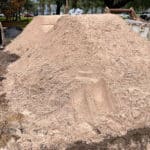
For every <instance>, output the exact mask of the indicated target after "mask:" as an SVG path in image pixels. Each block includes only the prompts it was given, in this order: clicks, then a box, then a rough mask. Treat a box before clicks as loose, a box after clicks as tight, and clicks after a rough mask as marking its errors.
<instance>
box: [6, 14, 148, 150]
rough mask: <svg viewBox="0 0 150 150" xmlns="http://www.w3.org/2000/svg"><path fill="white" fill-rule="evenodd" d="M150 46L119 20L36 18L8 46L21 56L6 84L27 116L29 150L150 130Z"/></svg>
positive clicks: (13, 107)
mask: <svg viewBox="0 0 150 150" xmlns="http://www.w3.org/2000/svg"><path fill="white" fill-rule="evenodd" d="M33 31H34V32H33ZM149 47H150V44H149V43H148V41H144V39H141V38H140V37H139V36H138V35H137V34H136V33H133V32H132V31H131V30H130V29H129V28H128V26H127V25H126V23H125V22H124V21H123V20H122V19H121V18H119V17H118V16H115V15H82V16H61V17H57V16H54V17H49V16H48V17H37V18H35V19H34V20H33V21H32V22H31V24H30V25H29V26H28V27H27V28H26V29H25V31H24V32H23V33H22V34H21V35H20V36H19V37H18V38H17V39H16V40H15V41H14V42H13V43H12V44H10V45H9V46H8V47H7V50H9V51H12V52H13V53H14V52H15V53H16V54H17V55H20V56H21V58H20V59H19V60H18V61H17V62H15V63H14V64H12V65H10V67H9V68H8V74H7V80H6V81H4V86H5V91H6V93H7V95H6V97H7V99H9V100H10V102H9V106H10V111H12V112H17V113H22V114H23V115H24V116H25V117H24V121H23V122H22V126H21V128H22V130H23V132H21V133H20V134H19V136H20V137H21V138H20V140H19V142H20V143H21V146H22V147H23V148H26V149H29V148H31V147H32V149H40V147H44V146H45V147H52V146H53V145H57V147H58V149H63V148H64V147H65V146H66V144H68V143H71V142H74V141H78V140H83V141H87V142H97V141H98V142H99V141H100V140H102V139H103V138H104V137H105V136H106V135H108V134H110V135H121V134H124V133H126V132H127V130H129V129H133V128H142V127H144V126H149V125H150V114H149V113H150V111H149V110H150V109H149V108H150V103H149V97H150V92H149V91H150V86H149V85H150V76H149V74H150V68H149V66H150V54H149ZM17 134H18V133H17Z"/></svg>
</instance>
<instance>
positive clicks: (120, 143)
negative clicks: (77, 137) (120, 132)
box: [66, 127, 150, 150]
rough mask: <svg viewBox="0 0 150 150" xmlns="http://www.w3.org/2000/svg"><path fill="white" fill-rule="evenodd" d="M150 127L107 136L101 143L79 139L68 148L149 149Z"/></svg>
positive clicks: (96, 149)
mask: <svg viewBox="0 0 150 150" xmlns="http://www.w3.org/2000/svg"><path fill="white" fill-rule="evenodd" d="M149 149H150V128H149V127H145V128H140V129H134V130H131V131H128V132H127V134H126V135H124V136H118V137H111V136H110V137H109V138H105V139H104V140H103V141H101V142H99V143H91V144H87V143H86V142H84V141H77V142H75V143H73V144H71V145H69V146H68V148H67V149H66V150H149Z"/></svg>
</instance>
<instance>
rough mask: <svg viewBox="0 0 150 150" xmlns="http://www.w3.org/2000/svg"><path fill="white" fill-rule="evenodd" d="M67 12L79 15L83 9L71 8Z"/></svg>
mask: <svg viewBox="0 0 150 150" xmlns="http://www.w3.org/2000/svg"><path fill="white" fill-rule="evenodd" d="M69 14H70V15H81V14H83V10H82V9H80V8H77V9H75V8H73V9H70V10H69Z"/></svg>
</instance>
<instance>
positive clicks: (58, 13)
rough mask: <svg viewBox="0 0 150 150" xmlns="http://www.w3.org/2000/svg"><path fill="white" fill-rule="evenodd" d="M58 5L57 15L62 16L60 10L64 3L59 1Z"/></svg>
mask: <svg viewBox="0 0 150 150" xmlns="http://www.w3.org/2000/svg"><path fill="white" fill-rule="evenodd" d="M56 5H57V8H56V15H60V9H61V6H62V2H60V1H59V0H57V1H56Z"/></svg>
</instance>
